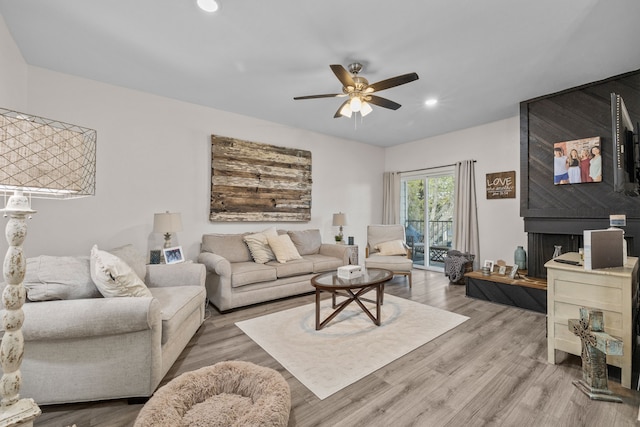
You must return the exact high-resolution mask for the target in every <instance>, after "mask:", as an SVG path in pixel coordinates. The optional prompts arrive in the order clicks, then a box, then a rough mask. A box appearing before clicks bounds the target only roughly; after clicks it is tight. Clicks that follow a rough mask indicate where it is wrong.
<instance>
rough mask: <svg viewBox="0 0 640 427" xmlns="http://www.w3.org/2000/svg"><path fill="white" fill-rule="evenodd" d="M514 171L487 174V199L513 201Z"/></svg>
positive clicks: (514, 195) (514, 193) (514, 191)
mask: <svg viewBox="0 0 640 427" xmlns="http://www.w3.org/2000/svg"><path fill="white" fill-rule="evenodd" d="M515 198H516V171H509V172H496V173H488V174H487V199H515Z"/></svg>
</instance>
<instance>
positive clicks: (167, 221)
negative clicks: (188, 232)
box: [153, 211, 182, 248]
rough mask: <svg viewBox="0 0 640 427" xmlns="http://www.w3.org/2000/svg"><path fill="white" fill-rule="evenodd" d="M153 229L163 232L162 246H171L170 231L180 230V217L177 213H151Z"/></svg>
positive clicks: (156, 231)
mask: <svg viewBox="0 0 640 427" xmlns="http://www.w3.org/2000/svg"><path fill="white" fill-rule="evenodd" d="M153 231H154V232H155V233H163V234H164V247H165V248H170V247H171V233H176V232H178V231H182V219H181V217H180V214H179V213H170V212H169V211H166V212H165V213H157V214H154V215H153Z"/></svg>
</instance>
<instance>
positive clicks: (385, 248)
mask: <svg viewBox="0 0 640 427" xmlns="http://www.w3.org/2000/svg"><path fill="white" fill-rule="evenodd" d="M375 249H377V250H378V252H380V255H406V254H407V249H406V248H405V247H404V242H403V241H402V240H390V241H388V242H383V243H378V244H377V245H376V247H375Z"/></svg>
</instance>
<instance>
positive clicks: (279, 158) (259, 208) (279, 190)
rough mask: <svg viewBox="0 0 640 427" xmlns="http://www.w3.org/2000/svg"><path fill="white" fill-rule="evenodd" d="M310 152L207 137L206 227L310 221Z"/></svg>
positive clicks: (232, 139) (219, 137) (215, 136)
mask: <svg viewBox="0 0 640 427" xmlns="http://www.w3.org/2000/svg"><path fill="white" fill-rule="evenodd" d="M311 184H312V179H311V151H306V150H299V149H295V148H285V147H278V146H275V145H269V144H262V143H258V142H250V141H243V140H240V139H235V138H228V137H223V136H217V135H211V210H210V215H209V220H210V221H271V222H276V221H277V222H285V221H309V220H310V219H311Z"/></svg>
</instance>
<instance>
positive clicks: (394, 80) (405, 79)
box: [367, 73, 418, 92]
mask: <svg viewBox="0 0 640 427" xmlns="http://www.w3.org/2000/svg"><path fill="white" fill-rule="evenodd" d="M414 80H418V75H417V74H416V73H409V74H403V75H401V76H396V77H391V78H390V79H386V80H380V81H379V82H376V83H373V84H370V85H369V86H368V87H367V90H369V89H373V91H374V92H378V91H381V90H385V89H389V88H390V87H394V86H400V85H403V84H405V83H410V82H412V81H414Z"/></svg>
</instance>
